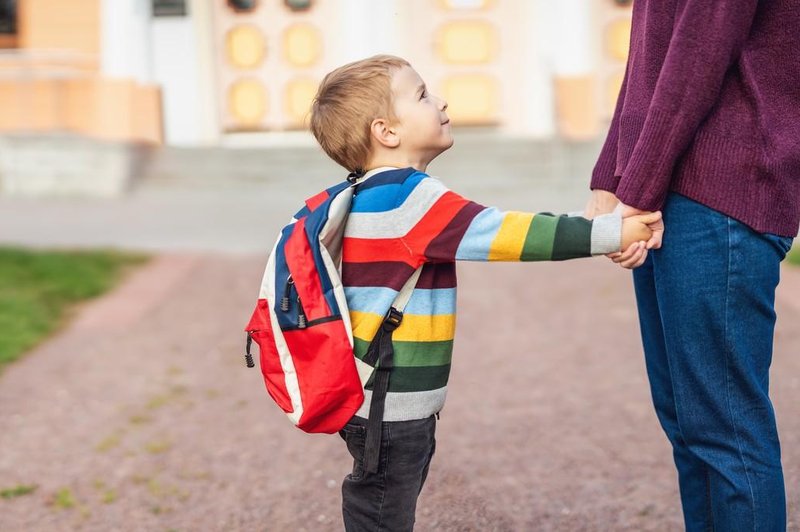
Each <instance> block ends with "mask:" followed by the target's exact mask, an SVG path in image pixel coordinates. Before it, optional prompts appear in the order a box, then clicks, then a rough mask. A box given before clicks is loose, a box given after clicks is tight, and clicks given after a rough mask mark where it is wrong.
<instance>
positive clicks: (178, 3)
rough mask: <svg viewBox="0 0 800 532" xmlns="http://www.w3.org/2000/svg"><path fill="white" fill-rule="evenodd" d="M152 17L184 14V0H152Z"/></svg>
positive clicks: (180, 15) (182, 15)
mask: <svg viewBox="0 0 800 532" xmlns="http://www.w3.org/2000/svg"><path fill="white" fill-rule="evenodd" d="M153 16H154V17H184V16H186V0H153Z"/></svg>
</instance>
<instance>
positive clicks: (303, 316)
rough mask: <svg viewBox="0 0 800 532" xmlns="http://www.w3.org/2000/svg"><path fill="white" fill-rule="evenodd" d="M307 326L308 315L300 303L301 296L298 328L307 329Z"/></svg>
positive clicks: (298, 301)
mask: <svg viewBox="0 0 800 532" xmlns="http://www.w3.org/2000/svg"><path fill="white" fill-rule="evenodd" d="M306 325H307V321H306V313H305V311H304V310H303V304H302V303H301V302H300V296H297V328H298V329H305V328H306Z"/></svg>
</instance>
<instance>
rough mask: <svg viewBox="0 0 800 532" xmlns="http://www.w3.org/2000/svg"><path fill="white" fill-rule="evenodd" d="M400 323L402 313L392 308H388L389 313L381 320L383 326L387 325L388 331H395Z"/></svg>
mask: <svg viewBox="0 0 800 532" xmlns="http://www.w3.org/2000/svg"><path fill="white" fill-rule="evenodd" d="M402 321H403V313H402V312H400V311H399V310H397V309H396V308H394V307H390V308H389V312H387V313H386V317H385V318H383V324H384V325H387V326H388V327H389V330H390V331H393V330H395V329H397V328H398V327H399V326H400V322H402Z"/></svg>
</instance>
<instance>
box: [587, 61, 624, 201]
mask: <svg viewBox="0 0 800 532" xmlns="http://www.w3.org/2000/svg"><path fill="white" fill-rule="evenodd" d="M627 88H628V68H626V69H625V76H624V77H623V78H622V86H621V87H620V90H619V96H617V105H616V107H615V109H614V116H613V117H612V118H611V125H610V126H609V128H608V135H607V136H606V141H605V143H603V148H602V149H601V150H600V156H599V157H598V158H597V163H596V164H595V165H594V170H593V171H592V182H591V185H590V187H591V189H592V190H596V189H601V190H607V191H609V192H614V191H616V190H617V182H618V181H617V176H616V175H615V170H616V167H617V145H618V143H619V117H620V115H621V114H622V104H623V102H624V101H625V91H626V90H627Z"/></svg>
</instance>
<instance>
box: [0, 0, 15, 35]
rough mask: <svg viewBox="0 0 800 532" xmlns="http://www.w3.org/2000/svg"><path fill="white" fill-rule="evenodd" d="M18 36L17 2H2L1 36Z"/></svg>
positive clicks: (0, 13) (9, 0)
mask: <svg viewBox="0 0 800 532" xmlns="http://www.w3.org/2000/svg"><path fill="white" fill-rule="evenodd" d="M16 34H17V0H0V35H16Z"/></svg>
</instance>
